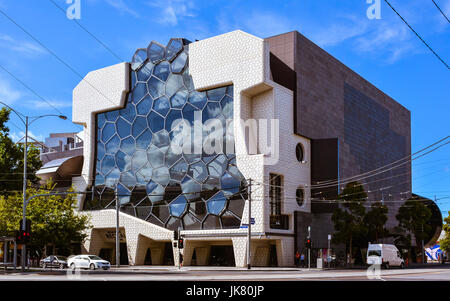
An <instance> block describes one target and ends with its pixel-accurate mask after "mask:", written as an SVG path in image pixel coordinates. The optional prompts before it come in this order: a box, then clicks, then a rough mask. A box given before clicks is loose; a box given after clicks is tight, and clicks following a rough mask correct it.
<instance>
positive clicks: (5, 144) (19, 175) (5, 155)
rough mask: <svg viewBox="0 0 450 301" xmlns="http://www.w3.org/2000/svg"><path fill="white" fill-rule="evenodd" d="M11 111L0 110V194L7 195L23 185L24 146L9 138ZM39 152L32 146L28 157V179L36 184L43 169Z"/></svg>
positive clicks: (18, 189)
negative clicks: (8, 123) (37, 173)
mask: <svg viewBox="0 0 450 301" xmlns="http://www.w3.org/2000/svg"><path fill="white" fill-rule="evenodd" d="M10 113H11V111H10V110H9V109H6V108H2V109H1V110H0V171H1V173H0V194H2V195H6V194H8V193H10V192H12V191H20V190H21V189H22V185H23V182H22V180H23V155H24V148H23V145H20V144H15V143H14V142H13V141H12V140H11V138H10V137H9V128H8V127H7V126H6V123H7V122H8V121H9V115H10ZM41 166H42V162H41V160H40V159H39V150H38V149H37V148H36V147H34V146H31V147H30V148H29V150H28V156H27V178H28V180H29V181H30V182H32V183H36V182H37V181H38V178H37V177H36V175H35V173H36V171H38V170H39V168H41Z"/></svg>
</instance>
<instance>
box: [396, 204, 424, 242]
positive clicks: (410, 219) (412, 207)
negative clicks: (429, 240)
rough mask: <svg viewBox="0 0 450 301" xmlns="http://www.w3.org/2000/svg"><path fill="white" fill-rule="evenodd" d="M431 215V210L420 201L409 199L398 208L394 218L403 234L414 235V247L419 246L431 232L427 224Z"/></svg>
mask: <svg viewBox="0 0 450 301" xmlns="http://www.w3.org/2000/svg"><path fill="white" fill-rule="evenodd" d="M431 215H432V213H431V210H430V209H429V208H428V207H427V206H426V205H425V204H424V202H423V201H422V199H416V198H410V199H408V200H407V201H406V202H405V203H404V204H403V205H402V206H401V207H400V208H399V210H398V214H397V215H396V218H397V220H398V222H399V227H400V228H401V229H403V230H404V231H405V232H409V233H412V234H414V238H415V239H416V245H419V242H420V241H422V240H423V239H425V238H426V237H427V235H428V233H429V232H430V231H431V226H430V225H429V223H428V221H429V220H430V218H431Z"/></svg>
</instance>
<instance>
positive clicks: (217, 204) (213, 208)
mask: <svg viewBox="0 0 450 301" xmlns="http://www.w3.org/2000/svg"><path fill="white" fill-rule="evenodd" d="M226 204H227V199H226V197H225V195H224V194H223V192H222V191H219V192H218V193H216V194H215V195H214V196H213V197H211V198H210V199H209V200H207V201H206V208H207V209H208V212H209V213H211V214H214V215H220V213H222V211H223V210H224V209H225V206H226Z"/></svg>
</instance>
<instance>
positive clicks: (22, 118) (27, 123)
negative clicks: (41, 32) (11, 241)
mask: <svg viewBox="0 0 450 301" xmlns="http://www.w3.org/2000/svg"><path fill="white" fill-rule="evenodd" d="M0 104H2V105H4V106H5V107H7V108H9V109H10V110H11V111H13V112H14V113H15V114H16V115H17V117H19V119H20V121H22V123H23V124H24V125H25V144H24V147H23V149H24V150H23V206H22V210H23V217H22V230H23V231H25V226H26V212H25V211H26V210H25V209H26V204H25V203H26V199H27V157H28V127H29V126H30V125H31V124H32V123H33V122H35V121H36V120H38V119H40V118H43V117H58V118H60V119H62V120H67V117H66V116H64V115H56V114H47V115H41V116H26V115H24V114H22V113H19V112H18V111H16V110H14V109H13V108H11V107H10V106H9V105H7V104H6V103H4V102H2V101H0ZM30 120H31V121H30ZM25 256H26V247H25V245H22V271H23V270H25V263H26V261H25Z"/></svg>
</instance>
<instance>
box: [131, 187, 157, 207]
mask: <svg viewBox="0 0 450 301" xmlns="http://www.w3.org/2000/svg"><path fill="white" fill-rule="evenodd" d="M130 202H131V203H132V204H133V205H134V206H138V205H139V206H151V205H152V203H150V201H149V200H148V198H147V192H146V190H145V186H136V187H135V188H134V189H133V191H131V200H130Z"/></svg>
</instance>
